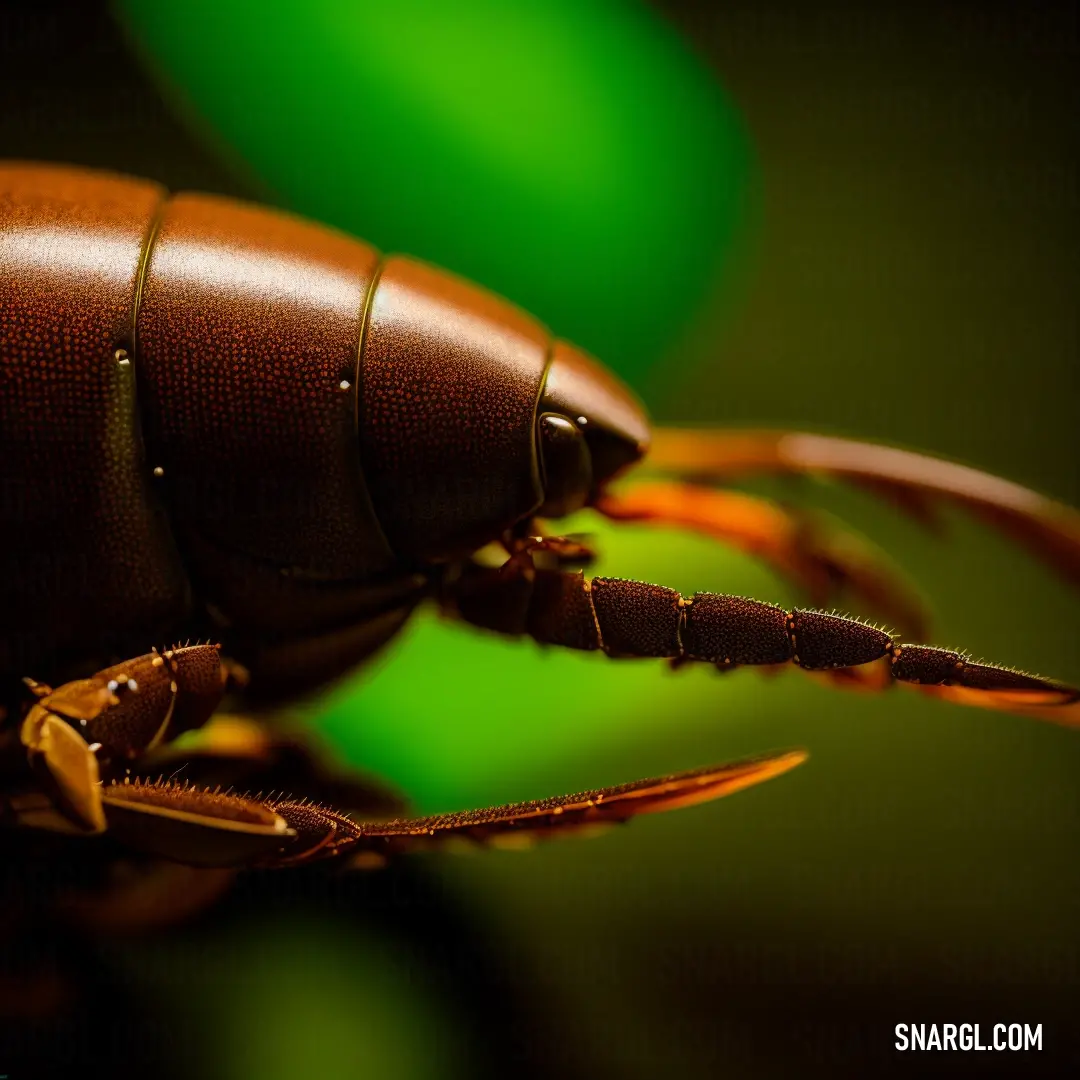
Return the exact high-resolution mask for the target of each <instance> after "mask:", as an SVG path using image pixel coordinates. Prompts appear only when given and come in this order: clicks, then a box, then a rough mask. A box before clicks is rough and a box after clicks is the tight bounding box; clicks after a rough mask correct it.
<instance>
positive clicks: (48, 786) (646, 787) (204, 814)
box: [2, 540, 805, 918]
mask: <svg viewBox="0 0 1080 1080" xmlns="http://www.w3.org/2000/svg"><path fill="white" fill-rule="evenodd" d="M571 546H572V545H571ZM549 547H553V548H556V549H559V550H562V551H563V553H564V554H565V553H566V552H569V551H570V550H571V547H570V546H567V542H563V541H558V542H555V543H553V544H552V545H548V544H546V543H545V542H543V541H542V540H541V541H538V542H537V543H535V544H531V545H530V544H527V543H526V544H524V545H522V546H521V550H522V551H523V552H528V551H529V550H536V549H539V550H546V549H548V548H549ZM512 558H513V557H512ZM513 565H514V567H515V568H517V569H516V570H515V571H514V574H513V576H517V577H520V578H522V579H523V580H524V579H526V578H527V577H528V576H529V574H530V573H531V567H528V566H524V567H523V566H522V564H521V563H520V562H514V563H513ZM494 572H495V573H496V574H498V573H499V571H498V570H496V571H494ZM504 580H505V578H504ZM221 685H222V676H221V665H220V662H219V660H218V649H217V646H213V645H199V646H194V647H192V648H185V649H175V650H168V651H167V652H165V653H162V654H158V653H156V652H155V653H150V654H147V655H146V656H143V657H138V658H136V659H134V660H131V661H127V662H125V663H123V664H120V665H116V666H114V667H112V668H109V669H107V670H105V671H103V672H99V673H98V674H97V675H95V676H93V677H92V678H90V679H84V680H80V681H79V682H73V683H67V684H65V685H64V686H61V687H59V688H58V689H56V690H51V689H50V688H49V687H46V686H39V685H37V684H33V685H32V687H31V688H32V690H33V692H34V694H35V695H36V697H37V699H38V700H37V702H36V704H34V705H32V706H31V708H30V710H29V713H28V715H27V719H26V721H25V723H24V725H23V729H22V739H23V743H24V745H25V746H26V748H27V752H28V755H29V757H30V759H31V762H34V761H35V760H37V759H40V760H43V761H44V762H45V765H46V768H45V770H44V776H43V778H42V779H44V780H45V781H47V782H46V783H44V784H42V785H41V786H39V787H38V788H36V789H35V788H33V787H30V788H27V789H26V790H25V791H22V792H19V793H16V794H15V795H14V796H13V797H12V796H9V797H8V798H7V799H6V803H5V805H4V807H3V808H2V809H4V811H5V815H8V816H13V821H12V822H11V823H13V824H16V825H21V826H36V827H40V828H46V829H50V830H52V831H66V832H83V833H86V832H105V831H107V832H108V834H109V837H110V839H112V840H113V841H116V842H118V843H119V844H120V845H122V846H123V847H126V848H129V849H132V850H134V851H137V852H141V853H143V854H146V855H151V856H157V857H159V858H161V859H166V860H170V861H172V862H176V863H181V864H184V865H185V866H188V867H202V868H217V869H219V870H228V869H236V868H241V867H245V866H277V867H284V866H293V865H296V864H300V863H308V862H313V861H316V860H322V859H327V858H330V857H333V856H338V855H342V854H345V853H347V852H348V853H352V855H353V860H352V862H353V864H354V865H361V864H363V863H364V862H365V861H366V863H367V864H369V865H370V863H371V860H372V859H374V860H375V861H381V860H382V858H383V857H384V856H385V855H387V854H389V853H391V852H393V851H397V850H400V849H402V848H414V847H418V846H424V845H426V844H428V843H430V842H432V841H442V840H446V839H450V838H455V837H464V838H466V839H470V840H477V841H491V842H495V843H497V842H500V840H501V839H503V838H505V837H512V838H513V841H514V842H515V843H518V842H520V841H521V840H522V839H523V838H526V837H529V838H535V837H538V836H541V835H549V834H551V835H555V834H560V833H568V832H574V831H580V830H581V829H582V828H584V827H591V826H593V825H599V824H608V823H616V822H620V821H625V820H627V819H628V818H630V817H634V816H635V815H637V814H646V813H657V812H659V811H662V810H674V809H677V808H679V807H683V806H690V805H693V804H694V803H699V802H705V801H707V800H710V799H716V798H719V797H720V796H722V795H727V794H731V793H732V792H734V791H738V790H741V789H742V788H744V787H749V786H750V785H752V784H756V783H760V782H761V781H763V780H767V779H769V778H770V777H772V776H777V775H779V774H780V773H782V772H786V771H787V770H788V769H791V768H793V767H794V766H795V765H797V764H799V763H800V762H801V761H802V760H803V759H804V757H805V754H804V753H803V752H802V751H786V752H783V753H779V754H772V755H766V756H764V757H759V758H753V759H750V760H747V761H741V762H734V763H732V764H727V765H720V766H715V767H713V768H708V769H695V770H692V771H690V772H685V773H678V774H675V775H673V776H666V777H661V778H659V779H654V780H642V781H638V782H636V783H633V784H622V785H619V786H616V787H610V788H601V789H599V790H597V791H588V792H583V793H580V794H577V795H569V796H564V797H559V798H552V799H543V800H540V801H537V802H528V803H517V804H513V805H510V806H502V807H494V808H490V809H486V810H473V811H465V812H462V813H457V814H446V815H440V816H436V817H424V818H400V817H399V818H396V819H395V820H393V821H390V822H365V823H358V822H357V821H355V820H353V819H352V818H351V817H349V816H347V815H346V814H345V813H343V812H341V811H340V810H336V809H333V808H332V807H330V806H327V805H324V800H330V799H334V800H340V801H339V802H338V805H341V806H343V807H345V808H346V809H348V810H350V811H362V812H366V813H368V814H369V815H370V814H378V813H387V812H389V813H393V812H398V811H399V810H400V805H401V800H400V799H399V798H398V797H397V796H396V795H394V793H392V792H389V791H388V790H387V789H385V788H383V787H382V786H381V785H373V784H371V783H369V782H367V781H366V780H364V779H363V778H361V777H348V776H344V775H342V774H340V773H338V772H336V770H334V769H332V768H330V767H328V766H327V765H326V764H325V763H322V762H319V760H318V759H317V758H316V757H314V756H313V755H312V754H311V753H310V751H309V750H308V749H307V748H306V747H304V746H302V745H301V744H299V743H297V742H295V741H293V740H289V739H287V738H283V737H280V736H274V735H271V734H269V733H267V732H265V731H263V730H262V729H261V728H260V727H259V726H258V725H256V724H253V723H251V722H250V721H245V720H243V719H242V718H239V717H232V718H221V719H219V720H218V721H217V722H215V723H211V724H210V725H209V726H208V727H206V728H204V729H203V730H202V731H201V732H200V737H199V738H198V739H197V740H196V745H195V747H193V748H189V749H188V750H187V751H186V752H178V751H174V750H168V749H165V750H162V751H160V752H159V753H158V754H157V755H156V756H155V755H153V754H150V755H146V756H144V755H143V754H141V753H140V752H139V750H140V747H142V748H143V749H146V748H150V749H152V748H153V747H154V746H155V745H156V744H157V743H158V742H159V741H160V740H161V738H162V735H163V732H164V731H165V730H166V729H167V728H168V727H169V725H170V723H171V720H172V718H173V716H174V715H175V711H176V709H177V708H179V707H181V706H183V707H185V708H191V709H194V708H195V707H196V706H197V705H199V704H200V703H201V704H203V705H205V704H206V700H207V698H208V697H209V696H213V694H214V693H216V694H218V695H220V688H221ZM214 688H216V690H215V689H214ZM189 693H190V694H191V695H192V697H191V700H187V695H188V694H189ZM84 735H90V736H91V737H93V738H94V739H95V741H94V742H93V743H89V742H87V739H86V738H85V737H84ZM99 756H100V764H101V769H100V771H99ZM113 761H119V762H120V763H121V764H122V765H124V766H126V767H124V768H123V770H122V772H123V775H122V776H121V770H120V769H116V768H113V769H111V770H110V769H108V765H109V764H110V763H111V762H113ZM152 764H157V765H159V766H161V767H164V768H170V769H171V774H170V775H169V777H168V778H166V776H165V775H160V776H158V778H157V779H149V778H147V777H145V776H139V775H136V776H134V777H133V776H131V775H129V774H130V773H132V772H133V771H141V770H142V769H144V768H145V767H146V766H148V765H152ZM102 773H104V775H105V778H106V781H107V782H106V783H104V784H103V783H102V782H101V774H102ZM214 775H216V776H218V777H219V778H221V784H225V785H229V786H227V787H226V789H225V790H222V786H221V784H219V786H218V787H216V788H214V789H211V788H209V787H208V786H206V785H205V780H206V779H207V778H208V777H210V776H214ZM193 780H195V781H196V782H192V781H193ZM200 780H201V781H204V782H203V783H200V782H198V781H200ZM240 783H249V784H252V785H253V786H254V785H256V784H262V785H269V786H273V787H274V788H276V789H277V790H278V791H282V790H284V791H288V792H290V793H289V794H287V795H284V794H278V795H275V794H273V793H271V794H269V795H265V796H264V795H263V794H261V793H260V794H257V795H241V794H238V793H237V792H236V791H235V790H234V789H233V788H232V787H231V785H232V784H240ZM180 880H183V879H180ZM192 880H193V882H194V883H195V884H196V885H205V886H206V888H205V889H199V890H198V896H199V897H201V896H203V894H204V893H205V895H206V896H208V897H209V896H212V895H216V893H217V892H219V891H220V890H221V889H222V888H224V887H225V884H226V879H225V878H222V877H220V876H218V877H209V878H196V879H192ZM166 882H167V879H166V878H163V877H162V876H161V875H156V874H153V873H150V874H148V875H147V876H146V877H145V880H144V881H143V882H142V895H143V898H144V899H145V898H146V897H153V896H155V895H157V894H158V892H159V891H160V890H161V889H162V888H167V884H166ZM192 902H193V903H195V902H196V901H195V900H194V899H193V901H192ZM133 903H135V907H136V908H138V900H137V899H136V900H133ZM170 909H171V910H175V911H176V912H178V913H179V912H181V911H183V910H187V908H186V906H185V904H184V903H181V902H178V903H176V904H173V905H170ZM83 915H85V916H86V917H87V918H95V917H97V916H98V915H100V911H99V910H98V909H97V908H96V907H94V905H93V904H90V906H88V907H87V908H86V910H85V911H83Z"/></svg>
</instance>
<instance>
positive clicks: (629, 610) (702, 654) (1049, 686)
mask: <svg viewBox="0 0 1080 1080" xmlns="http://www.w3.org/2000/svg"><path fill="white" fill-rule="evenodd" d="M445 602H446V604H447V606H448V607H450V608H451V609H452V610H456V612H457V614H459V615H460V616H461V617H462V618H464V619H466V620H467V621H469V622H472V623H474V624H476V625H478V626H484V627H488V628H489V629H496V630H499V631H501V632H503V633H510V634H516V635H523V634H528V635H529V636H531V637H533V638H535V639H536V640H537V641H540V642H543V643H545V644H551V645H561V646H564V647H567V648H573V649H601V650H603V651H604V652H605V653H607V654H608V655H609V656H614V657H665V658H667V659H669V660H671V661H674V662H676V663H682V662H687V661H702V662H705V663H709V664H714V665H715V666H716V667H718V668H720V669H721V670H725V669H730V668H734V667H739V666H741V665H744V664H745V665H768V666H772V665H778V664H788V663H793V664H796V665H797V666H799V667H801V668H803V669H805V670H807V671H811V672H826V673H830V674H831V675H833V676H834V677H838V681H841V684H847V683H848V682H850V681H852V680H853V679H854V680H857V683H856V685H860V686H864V687H866V688H869V689H875V688H883V687H885V686H888V685H891V684H892V683H894V682H899V683H903V684H907V685H912V686H916V687H917V688H918V689H920V690H922V691H923V692H924V693H929V694H933V695H936V696H938V697H944V698H948V699H950V700H953V701H958V702H961V703H963V704H970V705H979V706H982V707H984V708H992V709H1004V710H1006V711H1009V712H1015V713H1020V714H1023V715H1030V716H1035V717H1037V718H1039V719H1044V720H1053V721H1056V722H1058V723H1064V724H1080V691H1078V690H1075V689H1073V688H1072V687H1069V686H1065V685H1064V684H1061V683H1058V682H1054V681H1053V680H1050V679H1043V678H1040V677H1038V676H1034V675H1027V674H1025V673H1023V672H1020V671H1013V670H1011V669H1009V668H1003V667H997V666H994V665H990V664H982V663H973V662H972V661H971V660H970V659H969V658H968V657H966V656H964V655H963V654H961V653H958V652H954V651H951V650H948V649H938V648H934V647H931V646H927V645H906V644H901V643H900V642H898V641H895V640H894V638H893V636H892V635H891V634H889V633H887V632H886V631H884V630H881V629H879V628H877V627H875V626H871V625H869V624H867V623H863V622H859V621H858V620H856V619H851V618H847V617H845V616H842V615H835V614H828V613H825V612H820V611H810V610H803V609H798V608H797V609H795V610H793V611H785V610H784V609H783V608H780V607H776V606H774V605H772V604H765V603H762V602H760V601H758V600H750V599H746V598H744V597H740V596H725V595H721V594H718V593H705V592H699V593H696V594H695V595H694V596H693V597H689V598H684V597H682V596H681V595H680V594H679V593H677V592H676V591H675V590H674V589H668V588H665V587H664V586H661V585H650V584H647V583H645V582H642V581H625V580H622V579H620V578H599V577H598V578H593V579H591V580H587V579H586V578H585V575H584V574H583V573H576V574H574V573H568V572H565V571H554V570H539V569H535V570H534V571H533V572H532V573H531V574H530V575H528V576H526V575H523V574H518V575H516V576H515V577H513V578H507V577H506V576H504V575H501V574H500V572H499V571H498V570H489V569H486V568H482V567H475V568H473V569H472V570H471V572H468V573H466V574H465V575H464V576H463V577H462V578H461V580H460V581H459V582H458V583H457V585H456V587H455V590H454V592H453V594H452V595H451V596H448V597H446V598H445ZM868 665H873V667H871V668H869V669H868V670H869V671H870V672H871V675H870V678H868V679H863V678H860V677H859V676H858V674H857V672H858V671H859V670H860V669H862V668H863V667H864V666H868ZM890 676H891V677H890Z"/></svg>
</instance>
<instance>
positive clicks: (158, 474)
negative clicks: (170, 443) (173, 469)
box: [154, 465, 165, 478]
mask: <svg viewBox="0 0 1080 1080" xmlns="http://www.w3.org/2000/svg"><path fill="white" fill-rule="evenodd" d="M154 475H155V476H156V477H158V478H160V477H162V476H164V475H165V470H164V469H163V468H162V467H161V466H160V465H155V466H154Z"/></svg>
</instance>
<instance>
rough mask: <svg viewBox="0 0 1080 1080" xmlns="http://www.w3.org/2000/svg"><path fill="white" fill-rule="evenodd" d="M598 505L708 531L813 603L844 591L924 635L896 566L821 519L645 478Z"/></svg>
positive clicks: (914, 600)
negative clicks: (792, 585)
mask: <svg viewBox="0 0 1080 1080" xmlns="http://www.w3.org/2000/svg"><path fill="white" fill-rule="evenodd" d="M595 509H596V510H598V511H599V512H600V513H601V514H604V515H605V516H606V517H609V518H612V519H613V520H616V521H642V522H649V523H651V524H655V525H661V526H673V527H676V528H681V529H691V530H694V531H696V532H702V533H705V534H706V535H708V536H712V537H715V538H716V539H717V540H720V541H721V542H723V543H726V544H730V545H732V546H734V547H736V548H739V549H740V550H742V551H746V552H748V553H749V554H751V555H756V556H758V557H759V558H761V559H763V560H764V561H765V562H766V563H768V564H769V565H770V566H771V567H772V568H773V569H775V570H776V571H778V572H779V573H780V574H781V575H783V576H784V577H786V578H788V579H789V580H791V581H793V582H795V584H796V585H798V586H799V587H800V588H801V589H802V590H803V591H804V592H805V593H806V595H807V597H808V598H809V600H810V601H811V603H813V604H815V605H822V604H827V603H829V602H830V601H831V600H833V599H835V598H836V596H837V595H838V594H839V593H840V592H841V591H842V592H844V593H845V594H846V595H847V596H849V597H850V598H851V599H852V601H853V602H855V603H858V604H866V605H868V606H869V607H870V608H871V609H872V610H874V611H876V612H877V613H879V614H880V615H881V617H882V618H885V619H888V620H889V621H891V622H895V623H896V624H897V625H899V626H903V627H905V628H906V629H907V630H908V631H909V632H910V633H911V634H913V635H914V636H915V637H923V636H925V634H926V628H927V623H928V619H927V614H926V611H925V609H924V607H923V605H922V603H921V601H920V600H919V597H918V596H917V594H916V593H915V592H914V590H912V589H911V588H910V587H909V586H907V585H906V584H905V582H904V580H903V575H902V573H901V571H900V570H899V569H898V568H897V567H896V566H894V565H892V564H891V563H890V562H889V561H888V560H887V559H886V557H885V556H884V555H883V553H881V552H880V551H878V550H876V549H875V548H874V547H873V545H871V544H869V543H868V542H867V541H865V540H862V539H861V538H860V537H858V536H856V535H855V534H854V533H851V532H847V531H841V530H839V529H830V528H829V527H827V526H826V525H825V523H824V521H823V520H822V519H821V518H820V517H815V516H812V515H811V514H809V513H805V512H799V511H793V510H787V509H784V508H782V507H780V506H777V505H776V504H775V503H772V502H769V501H767V500H765V499H758V498H755V497H753V496H751V495H744V494H742V493H740V492H736V491H714V490H712V489H710V488H706V487H701V486H699V485H696V484H684V483H673V482H645V483H640V484H635V485H633V486H631V487H629V488H628V489H627V490H625V491H620V492H612V493H609V494H606V495H603V496H601V498H600V499H599V500H598V501H597V503H596V506H595Z"/></svg>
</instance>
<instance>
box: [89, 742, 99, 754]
mask: <svg viewBox="0 0 1080 1080" xmlns="http://www.w3.org/2000/svg"><path fill="white" fill-rule="evenodd" d="M86 749H87V750H89V751H90V753H91V754H96V753H97V752H98V751H99V750H100V749H101V743H99V742H92V743H91V744H90V745H89V746H88V747H87V748H86Z"/></svg>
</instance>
